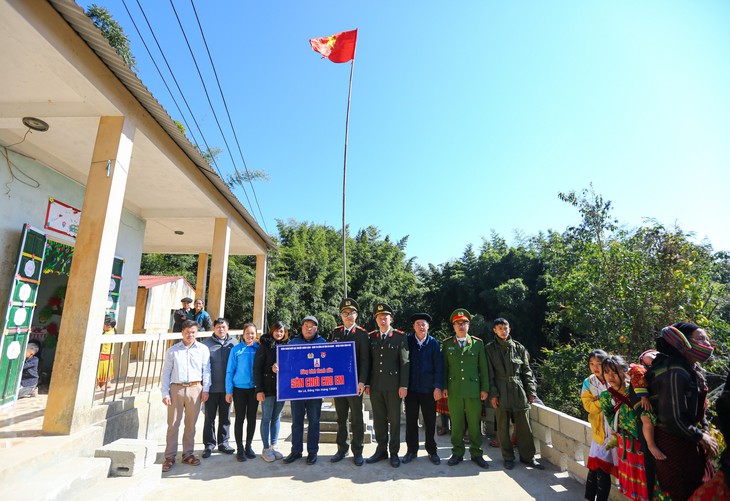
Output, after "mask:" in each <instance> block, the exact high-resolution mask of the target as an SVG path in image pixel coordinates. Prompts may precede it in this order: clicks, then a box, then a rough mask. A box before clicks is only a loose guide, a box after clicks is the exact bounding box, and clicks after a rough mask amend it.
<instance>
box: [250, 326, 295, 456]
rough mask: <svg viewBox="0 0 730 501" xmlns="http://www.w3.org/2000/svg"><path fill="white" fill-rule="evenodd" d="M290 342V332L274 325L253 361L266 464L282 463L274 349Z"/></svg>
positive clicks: (262, 337) (282, 403) (280, 403)
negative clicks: (275, 461)
mask: <svg viewBox="0 0 730 501" xmlns="http://www.w3.org/2000/svg"><path fill="white" fill-rule="evenodd" d="M288 341H289V332H288V331H287V329H286V325H284V322H276V323H275V324H274V325H272V326H271V328H270V329H269V333H268V334H264V335H263V336H261V339H260V340H259V345H260V346H259V349H258V351H257V352H256V358H255V359H254V361H253V381H254V386H255V387H256V399H257V400H258V401H259V402H261V441H262V442H263V445H264V450H263V452H262V454H261V456H262V457H263V458H264V460H265V461H269V462H271V461H274V460H276V459H281V458H283V457H284V455H283V454H282V453H281V452H279V450H278V448H277V446H276V444H277V442H278V439H279V427H280V425H281V411H282V410H283V409H284V401H283V400H277V399H276V372H277V371H278V367H276V347H277V346H279V345H282V344H286V343H287V342H288Z"/></svg>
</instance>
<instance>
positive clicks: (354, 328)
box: [330, 297, 370, 466]
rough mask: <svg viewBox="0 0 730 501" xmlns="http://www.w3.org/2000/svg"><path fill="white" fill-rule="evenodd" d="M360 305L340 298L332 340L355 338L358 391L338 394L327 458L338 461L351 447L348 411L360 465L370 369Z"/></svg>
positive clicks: (366, 333)
mask: <svg viewBox="0 0 730 501" xmlns="http://www.w3.org/2000/svg"><path fill="white" fill-rule="evenodd" d="M358 308H359V305H358V304H357V302H356V301H355V300H354V299H352V298H349V297H346V298H345V299H343V300H342V301H341V302H340V318H341V319H342V324H343V325H340V326H338V327H335V330H334V331H333V332H332V339H331V340H332V341H333V342H343V341H354V342H355V355H356V358H355V361H356V362H355V363H356V364H357V395H355V396H351V397H337V398H335V399H334V401H335V410H336V411H337V453H336V454H335V455H334V456H332V458H331V459H330V461H331V462H333V463H337V462H338V461H342V459H343V458H344V457H345V456H346V455H347V451H348V449H349V448H350V445H349V443H348V438H349V433H348V431H347V417H348V414H349V415H350V423H351V427H352V454H353V456H354V457H353V459H352V460H353V462H354V463H355V464H356V465H357V466H362V464H363V462H364V460H363V457H362V449H363V441H364V437H365V424H364V422H363V415H362V394H363V391H364V390H365V383H366V382H367V378H368V371H369V369H370V345H369V343H368V331H366V330H365V329H363V328H362V327H360V326H359V325H357V324H356V323H355V322H356V321H357V315H358V311H357V310H358Z"/></svg>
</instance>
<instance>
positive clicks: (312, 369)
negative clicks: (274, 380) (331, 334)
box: [276, 341, 357, 400]
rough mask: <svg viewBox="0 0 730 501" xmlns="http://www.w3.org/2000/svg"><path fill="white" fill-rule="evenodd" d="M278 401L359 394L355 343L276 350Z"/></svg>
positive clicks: (320, 344)
mask: <svg viewBox="0 0 730 501" xmlns="http://www.w3.org/2000/svg"><path fill="white" fill-rule="evenodd" d="M276 358H277V364H279V372H278V376H277V377H278V384H277V388H276V399H277V400H304V399H307V398H325V397H347V396H352V395H357V366H356V365H357V364H356V362H355V343H354V341H346V342H342V343H316V344H285V345H282V346H277V348H276Z"/></svg>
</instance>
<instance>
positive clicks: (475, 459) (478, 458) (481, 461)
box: [471, 456, 489, 470]
mask: <svg viewBox="0 0 730 501" xmlns="http://www.w3.org/2000/svg"><path fill="white" fill-rule="evenodd" d="M471 460H472V461H473V462H475V463H476V464H477V466H479V468H484V469H485V470H486V469H487V468H489V463H487V462H486V461H485V460H484V458H483V457H481V456H474V457H472V458H471Z"/></svg>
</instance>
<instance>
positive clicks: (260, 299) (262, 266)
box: [253, 254, 267, 332]
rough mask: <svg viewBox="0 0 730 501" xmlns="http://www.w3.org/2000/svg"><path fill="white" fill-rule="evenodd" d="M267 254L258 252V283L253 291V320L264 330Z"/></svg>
mask: <svg viewBox="0 0 730 501" xmlns="http://www.w3.org/2000/svg"><path fill="white" fill-rule="evenodd" d="M266 267H267V261H266V254H256V283H255V285H254V292H253V322H254V323H255V324H256V326H257V327H258V328H259V330H260V331H262V332H263V331H264V328H265V326H264V320H265V315H266V276H267V269H266Z"/></svg>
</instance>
